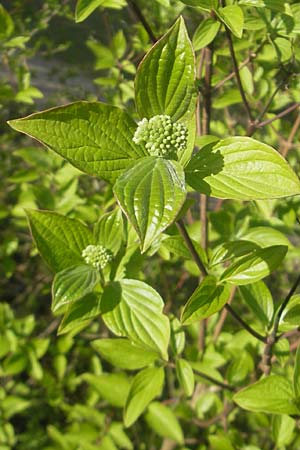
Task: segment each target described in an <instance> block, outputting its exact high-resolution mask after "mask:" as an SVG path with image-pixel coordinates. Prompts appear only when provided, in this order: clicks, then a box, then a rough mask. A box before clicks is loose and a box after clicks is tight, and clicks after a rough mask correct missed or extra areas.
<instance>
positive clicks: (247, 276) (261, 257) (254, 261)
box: [220, 245, 288, 286]
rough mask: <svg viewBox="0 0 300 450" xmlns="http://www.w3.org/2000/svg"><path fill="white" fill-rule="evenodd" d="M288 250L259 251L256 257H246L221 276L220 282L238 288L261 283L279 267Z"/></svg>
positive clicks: (276, 248)
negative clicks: (256, 282)
mask: <svg viewBox="0 0 300 450" xmlns="http://www.w3.org/2000/svg"><path fill="white" fill-rule="evenodd" d="M287 250H288V248H287V247H286V246H285V245H273V246H271V247H266V248H262V249H259V250H257V251H256V252H255V253H254V255H253V254H252V255H247V256H244V257H243V258H241V259H239V260H238V261H236V262H235V263H233V264H232V265H231V266H229V267H228V269H226V270H225V272H223V274H222V275H221V278H220V281H221V282H227V283H230V284H235V285H238V286H239V285H243V284H249V283H254V282H255V281H259V280H261V279H262V278H264V277H266V276H267V275H269V274H270V273H272V272H273V270H275V269H276V268H277V267H278V266H279V264H280V263H281V261H282V260H283V259H284V257H285V255H286V253H287Z"/></svg>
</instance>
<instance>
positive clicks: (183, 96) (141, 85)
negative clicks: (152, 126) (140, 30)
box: [135, 17, 196, 121]
mask: <svg viewBox="0 0 300 450" xmlns="http://www.w3.org/2000/svg"><path fill="white" fill-rule="evenodd" d="M135 92H136V104H137V109H138V112H139V114H140V116H141V117H147V118H150V117H152V116H155V115H158V114H167V115H169V116H171V117H172V118H173V120H175V121H176V120H178V119H180V118H182V117H183V116H186V115H190V114H191V113H193V112H194V110H195V106H196V103H195V101H196V97H195V61H194V53H193V49H192V46H191V42H190V40H189V37H188V35H187V31H186V28H185V24H184V21H183V19H182V17H180V18H179V19H178V20H177V21H176V22H175V24H174V25H173V27H172V28H171V29H170V30H169V31H168V32H167V34H165V35H164V36H163V37H162V38H161V39H160V40H159V41H158V42H157V43H156V44H155V45H154V46H153V47H152V48H151V50H150V51H149V52H148V53H147V55H146V56H145V58H144V59H143V61H142V62H141V64H140V66H139V68H138V71H137V75H136V80H135Z"/></svg>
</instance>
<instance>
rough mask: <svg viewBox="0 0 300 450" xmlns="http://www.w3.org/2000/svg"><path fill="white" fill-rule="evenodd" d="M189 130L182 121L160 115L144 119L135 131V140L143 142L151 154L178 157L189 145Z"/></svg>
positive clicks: (139, 142) (167, 157) (138, 142)
mask: <svg viewBox="0 0 300 450" xmlns="http://www.w3.org/2000/svg"><path fill="white" fill-rule="evenodd" d="M187 135H188V131H187V128H186V126H185V125H184V124H183V123H181V122H173V121H172V119H171V117H170V116H166V115H159V116H154V117H151V119H149V120H148V119H146V118H144V119H142V120H141V121H140V122H139V123H138V127H137V129H136V131H135V133H134V136H133V141H134V142H135V143H136V144H142V145H144V146H145V148H146V149H147V151H148V153H149V155H151V156H160V157H162V158H166V159H177V155H178V152H180V151H182V150H184V149H185V148H186V146H187Z"/></svg>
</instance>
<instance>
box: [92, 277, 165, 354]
mask: <svg viewBox="0 0 300 450" xmlns="http://www.w3.org/2000/svg"><path fill="white" fill-rule="evenodd" d="M163 307H164V303H163V300H162V298H161V297H160V295H159V294H158V292H156V291H155V290H154V289H153V288H152V287H150V286H148V285H147V284H146V283H143V282H142V281H138V280H127V279H123V280H120V281H119V282H114V283H111V284H109V285H108V286H106V287H105V289H104V292H103V296H102V301H101V311H102V318H103V320H104V322H105V324H106V326H107V327H108V328H109V329H110V330H111V331H112V332H113V333H115V334H116V335H117V336H124V337H128V338H129V339H130V340H131V341H132V342H133V343H135V344H136V345H140V346H142V347H146V349H148V350H154V351H155V352H158V353H160V354H161V355H162V357H163V358H164V359H168V354H167V347H168V343H169V338H170V324H169V319H168V318H167V316H165V315H164V314H162V310H163Z"/></svg>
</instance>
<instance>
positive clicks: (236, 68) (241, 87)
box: [222, 1, 253, 124]
mask: <svg viewBox="0 0 300 450" xmlns="http://www.w3.org/2000/svg"><path fill="white" fill-rule="evenodd" d="M222 5H223V6H225V2H224V1H222ZM225 32H226V36H227V40H228V44H229V51H230V55H231V59H232V63H233V68H234V73H235V77H236V81H237V85H238V88H239V91H240V94H241V97H242V100H243V103H244V106H245V109H246V111H247V115H248V118H249V121H250V124H251V123H252V122H253V118H252V113H251V109H250V106H249V103H248V100H247V98H246V94H245V91H244V88H243V84H242V80H241V76H240V72H239V66H238V63H237V59H236V56H235V51H234V47H233V42H232V37H231V31H230V30H229V29H228V28H227V26H226V25H225Z"/></svg>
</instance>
